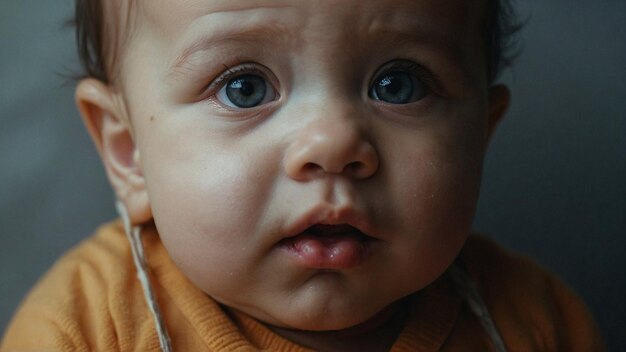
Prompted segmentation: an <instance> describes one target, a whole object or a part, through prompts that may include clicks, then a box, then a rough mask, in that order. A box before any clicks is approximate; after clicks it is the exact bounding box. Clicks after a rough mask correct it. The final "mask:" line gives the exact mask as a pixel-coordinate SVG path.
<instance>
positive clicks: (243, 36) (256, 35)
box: [167, 23, 290, 77]
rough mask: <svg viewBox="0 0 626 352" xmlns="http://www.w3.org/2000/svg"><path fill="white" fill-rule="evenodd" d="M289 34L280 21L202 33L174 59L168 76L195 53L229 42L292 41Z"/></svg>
mask: <svg viewBox="0 0 626 352" xmlns="http://www.w3.org/2000/svg"><path fill="white" fill-rule="evenodd" d="M289 36H290V35H289V34H288V31H287V30H286V29H285V27H284V26H283V25H281V24H278V23H270V24H264V25H262V26H252V27H246V28H242V27H234V26H233V27H229V28H226V29H224V28H222V29H220V30H219V31H216V32H213V33H211V34H210V35H202V36H200V37H198V38H196V39H195V40H193V41H192V42H191V44H189V45H187V46H186V47H185V49H183V50H182V52H181V53H180V54H179V55H178V56H177V57H176V59H174V60H173V63H172V64H171V66H170V69H169V73H168V74H167V77H174V76H176V75H177V74H178V73H179V72H180V71H181V69H182V68H183V67H184V66H185V64H187V63H188V62H189V61H190V59H191V58H192V57H193V55H194V54H196V53H198V52H203V51H207V50H210V49H212V48H218V47H222V46H223V45H226V44H229V43H233V44H234V43H237V44H246V43H268V42H276V41H278V42H281V43H283V44H287V43H288V42H289V41H290V40H289Z"/></svg>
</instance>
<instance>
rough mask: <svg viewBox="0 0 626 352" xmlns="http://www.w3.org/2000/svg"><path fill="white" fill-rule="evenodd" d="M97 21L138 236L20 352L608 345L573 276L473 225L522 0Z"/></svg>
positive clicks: (90, 267)
mask: <svg viewBox="0 0 626 352" xmlns="http://www.w3.org/2000/svg"><path fill="white" fill-rule="evenodd" d="M76 9H77V13H76V15H77V27H78V32H77V33H78V37H77V38H78V42H79V49H80V53H81V56H82V59H83V61H84V64H85V66H86V69H87V72H88V76H89V77H88V78H85V79H83V80H81V81H80V83H79V84H78V87H77V89H76V101H77V104H78V107H79V110H80V112H81V115H82V117H83V119H84V121H85V124H86V126H87V129H88V130H89V133H90V135H91V136H92V138H93V140H94V142H95V144H96V147H97V149H98V151H99V153H100V156H101V158H102V161H103V163H104V166H105V169H106V172H107V175H108V178H109V180H110V182H111V184H112V186H113V188H114V190H115V194H116V196H117V198H118V200H119V204H120V206H119V209H120V213H121V215H122V218H123V219H125V220H126V226H125V227H124V226H122V223H121V222H119V221H118V222H115V223H112V224H108V225H105V226H103V227H102V228H101V229H100V230H99V231H98V232H97V234H96V235H95V236H94V237H92V238H91V239H89V240H87V241H85V242H84V243H83V244H81V245H80V246H79V247H78V248H76V249H74V250H73V251H71V252H70V253H69V254H67V255H66V256H65V257H64V258H63V259H61V260H60V261H59V262H58V263H57V264H56V265H55V267H54V268H53V269H52V270H51V271H50V273H48V274H47V275H46V276H45V277H44V279H42V281H41V282H40V283H39V284H38V286H37V287H36V288H35V289H34V290H33V292H31V294H30V295H29V297H28V298H27V299H26V301H25V302H24V303H23V305H22V307H21V308H20V310H19V311H18V313H17V315H16V316H15V318H14V319H13V321H12V323H11V325H10V327H9V329H8V330H7V332H6V335H5V337H4V340H3V344H2V349H3V351H4V350H6V351H12V350H20V351H24V350H38V351H39V350H77V351H90V350H98V351H108V350H122V351H127V350H128V351H130V350H132V351H148V350H159V349H162V350H166V351H170V350H175V351H204V350H209V351H248V350H285V351H305V350H321V351H389V350H392V351H440V350H441V351H459V350H461V351H490V350H493V351H505V350H511V351H597V350H602V349H603V345H602V341H601V339H600V337H599V333H598V331H597V329H596V327H595V324H594V323H593V321H592V319H591V317H590V315H589V314H588V312H587V310H586V308H585V307H584V305H583V303H582V302H581V301H580V300H579V299H578V298H577V297H576V296H575V294H573V293H572V292H571V291H570V290H569V289H568V288H567V287H566V285H565V284H563V283H562V282H561V281H560V280H559V279H557V278H555V277H553V276H551V275H550V274H548V273H546V272H545V271H543V270H542V269H541V268H539V267H537V266H536V265H535V264H534V263H532V262H531V261H529V260H528V259H525V258H522V257H518V256H515V255H512V254H510V253H508V252H506V251H504V250H502V249H500V248H499V247H497V246H496V245H495V244H493V243H492V242H490V241H489V240H487V239H485V238H482V237H479V236H473V235H472V236H470V225H471V223H472V218H473V215H474V211H475V208H476V201H477V197H478V193H479V188H480V187H479V186H480V180H481V172H482V165H483V158H484V155H485V150H486V147H487V145H488V142H489V139H490V137H491V136H492V134H493V132H494V130H495V127H496V126H497V124H498V122H499V121H500V120H501V118H502V117H503V115H504V114H505V111H506V110H507V107H508V105H509V99H510V96H509V91H508V89H507V88H506V87H505V86H503V85H500V84H496V83H495V78H496V77H497V74H498V72H499V69H500V68H501V67H502V66H503V63H505V62H506V57H505V56H503V55H504V54H503V47H504V46H505V43H506V33H507V32H508V29H509V24H507V23H506V20H507V16H506V14H507V9H508V7H507V6H505V5H503V4H500V3H499V2H498V0H483V1H461V0H411V1H408V0H384V1H381V0H343V1H338V0H316V1H304V0H300V1H296V0H221V1H220V0H193V1H192V0H150V1H123V0H116V1H96V0H78V1H77V7H76ZM127 236H128V238H129V239H130V241H128V240H127ZM131 244H132V245H131ZM144 269H145V270H144ZM137 273H139V277H140V280H137V278H136V275H137Z"/></svg>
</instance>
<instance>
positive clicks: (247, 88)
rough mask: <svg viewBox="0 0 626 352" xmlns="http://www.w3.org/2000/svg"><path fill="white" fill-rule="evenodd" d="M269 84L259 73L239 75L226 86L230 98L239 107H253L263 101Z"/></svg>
mask: <svg viewBox="0 0 626 352" xmlns="http://www.w3.org/2000/svg"><path fill="white" fill-rule="evenodd" d="M266 91H267V86H266V85H265V80H264V79H263V78H261V77H259V76H257V75H243V76H240V77H237V78H235V79H233V80H231V81H230V82H228V85H227V87H226V95H227V96H228V99H229V100H230V101H231V102H232V103H233V104H234V105H235V106H237V107H240V108H251V107H255V106H257V105H259V104H261V103H262V102H263V100H264V99H265V95H266Z"/></svg>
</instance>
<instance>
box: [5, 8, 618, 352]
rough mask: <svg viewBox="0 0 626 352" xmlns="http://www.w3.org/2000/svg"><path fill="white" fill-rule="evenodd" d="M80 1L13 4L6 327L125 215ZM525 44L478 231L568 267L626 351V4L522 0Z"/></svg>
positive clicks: (8, 30)
mask: <svg viewBox="0 0 626 352" xmlns="http://www.w3.org/2000/svg"><path fill="white" fill-rule="evenodd" d="M72 6H73V5H72V2H71V1H69V0H62V1H59V0H57V1H43V0H39V1H37V0H20V1H12V0H3V1H2V2H1V3H0V331H3V330H4V329H5V327H6V324H7V323H8V320H9V318H10V316H11V314H12V312H13V311H14V310H15V309H16V307H17V305H18V303H19V301H20V299H21V298H22V297H23V295H24V294H25V293H26V292H27V290H28V289H29V288H30V287H31V286H32V285H33V284H34V282H35V281H36V280H37V278H38V277H39V276H40V275H42V273H43V272H44V271H45V270H46V269H47V268H49V267H50V265H51V264H52V263H53V262H54V260H55V258H57V257H59V256H60V255H61V253H63V252H64V251H65V250H67V249H68V248H70V247H71V246H73V245H74V244H76V243H77V242H78V241H80V240H81V239H83V238H85V237H86V236H88V235H89V234H90V233H91V232H92V231H93V230H94V229H95V227H96V226H98V225H99V224H101V223H102V222H104V221H106V220H109V219H111V218H113V217H114V216H115V215H114V210H113V206H112V200H113V197H112V193H111V191H110V189H109V186H108V184H107V182H106V179H105V177H104V173H103V170H102V167H101V165H100V163H99V160H98V157H97V155H96V153H95V149H94V148H93V147H92V145H91V142H90V141H89V140H88V137H87V134H86V132H85V131H84V129H83V126H82V124H81V121H80V119H79V117H78V116H77V113H76V111H75V108H74V105H73V83H72V81H71V80H69V79H68V78H67V77H64V75H67V74H69V73H72V72H76V71H77V70H78V63H77V61H76V58H75V56H74V43H73V33H72V31H71V30H70V29H64V28H63V22H64V21H65V20H67V19H68V18H69V17H70V14H71V11H72ZM520 11H521V13H522V15H523V16H524V17H528V24H527V25H526V27H525V29H524V31H523V32H522V34H523V35H522V37H523V42H524V51H523V53H522V55H521V56H520V58H519V60H518V62H517V64H516V66H515V69H514V70H513V71H511V72H509V73H507V74H506V75H505V77H504V79H505V80H506V81H507V82H508V83H509V85H510V87H511V89H512V91H513V105H512V108H511V110H510V112H509V114H508V117H507V118H506V120H505V121H503V123H502V125H501V126H500V129H499V131H498V133H497V135H496V137H495V139H494V141H493V143H492V146H491V150H490V152H489V154H488V158H487V164H486V174H485V178H484V182H483V184H484V186H483V191H482V194H481V199H480V202H479V209H478V213H477V217H476V221H475V228H476V229H477V230H479V231H482V232H484V233H487V234H490V235H492V236H493V237H495V238H497V240H498V241H499V242H501V243H502V244H504V245H506V246H508V247H510V248H513V249H515V250H518V251H522V252H526V253H528V254H529V255H531V256H532V257H534V258H536V260H538V261H539V262H540V263H542V264H543V265H544V266H546V267H548V268H549V269H551V270H552V271H554V272H556V273H558V274H559V275H561V276H562V277H563V278H564V279H565V280H566V281H567V282H569V283H570V284H571V285H572V286H573V287H574V288H575V289H576V291H577V292H578V293H579V294H580V295H581V296H582V297H583V299H584V300H585V301H586V302H587V304H588V305H589V307H590V308H591V310H592V312H593V314H594V315H595V317H596V319H597V321H598V323H599V325H600V327H601V329H602V331H603V333H604V335H605V338H606V340H607V344H608V345H609V347H610V349H611V350H615V351H618V350H621V351H625V350H626V343H625V340H626V338H625V337H624V335H623V334H624V332H625V331H626V326H625V318H624V317H625V315H626V310H625V309H624V308H625V304H624V297H626V288H625V286H626V260H625V259H624V249H625V244H626V239H625V235H626V231H625V230H626V228H625V226H624V217H625V211H626V208H625V206H624V203H625V180H626V177H625V176H626V174H625V171H624V169H625V155H626V153H625V151H626V145H625V144H626V137H625V134H626V133H625V129H626V126H625V122H624V120H625V117H626V70H625V68H624V66H625V63H626V50H625V49H626V48H625V46H626V24H625V22H626V1H623V0H615V1H611V0H605V1H591V0H586V1H585V0H559V1H556V0H555V1H541V0H532V1H520Z"/></svg>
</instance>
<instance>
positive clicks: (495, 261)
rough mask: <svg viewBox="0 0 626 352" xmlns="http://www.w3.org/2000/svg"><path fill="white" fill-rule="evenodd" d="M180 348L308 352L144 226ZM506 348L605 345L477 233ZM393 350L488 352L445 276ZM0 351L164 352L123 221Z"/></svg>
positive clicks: (476, 263)
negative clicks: (187, 265) (234, 304)
mask: <svg viewBox="0 0 626 352" xmlns="http://www.w3.org/2000/svg"><path fill="white" fill-rule="evenodd" d="M142 236H143V242H144V246H145V249H146V256H147V260H148V263H149V267H150V270H151V273H152V278H151V280H152V285H153V287H154V288H155V290H156V292H157V297H158V300H159V305H160V306H161V309H162V313H163V315H164V318H165V321H166V325H167V329H168V331H169V334H170V337H171V340H172V346H173V349H174V351H255V350H272V351H277V350H278V351H307V349H305V348H303V347H301V346H298V345H295V344H294V343H292V342H290V341H288V340H286V339H283V338H282V337H280V336H278V335H276V334H275V333H273V332H272V331H271V330H269V329H268V328H267V327H265V326H264V325H262V324H261V323H259V322H258V321H256V320H254V319H253V318H251V317H248V316H246V315H244V314H241V313H237V312H232V311H227V310H226V309H225V308H224V307H221V306H220V305H218V304H217V303H216V302H215V301H213V300H212V299H211V298H209V297H208V296H206V295H205V294H204V293H203V292H202V291H200V290H199V289H198V288H196V287H195V286H194V285H193V284H192V283H191V282H189V281H188V280H187V279H186V278H185V277H184V276H183V275H182V274H181V272H180V271H179V270H178V269H177V268H176V267H175V265H174V264H173V263H172V262H171V260H170V259H169V257H168V255H167V253H166V251H165V249H164V248H163V246H162V245H161V242H160V241H159V238H158V234H157V233H156V231H155V230H154V229H153V228H151V229H146V230H145V231H144V232H143V235H142ZM461 257H462V260H463V261H464V262H465V263H466V265H467V267H468V270H469V272H470V274H471V275H472V277H473V278H474V279H475V280H476V284H477V287H478V289H479V291H480V293H481V295H482V297H483V299H484V300H485V302H486V304H487V307H488V309H489V310H490V312H491V314H492V316H493V318H494V321H495V323H496V326H497V327H498V330H499V331H500V334H501V335H502V337H503V339H504V341H505V344H506V345H507V347H508V349H509V350H510V351H601V350H604V348H603V345H602V341H601V338H600V334H599V332H598V330H597V328H596V326H595V324H594V323H593V320H592V318H591V316H590V315H589V313H588V312H587V310H586V308H585V306H584V304H583V303H582V302H581V301H580V299H579V298H578V297H576V296H575V295H574V294H573V293H572V292H571V291H570V290H569V289H568V288H567V287H566V286H565V284H564V283H563V282H561V281H560V280H558V279H556V278H555V277H553V276H551V275H550V274H548V273H546V272H545V271H543V270H542V269H540V268H539V267H538V266H537V265H535V264H534V263H532V262H531V261H530V260H528V259H525V258H522V257H518V256H513V255H511V254H509V253H507V252H505V251H503V250H502V249H500V248H499V247H497V246H496V245H495V244H493V243H492V242H490V241H489V240H487V239H485V238H481V237H476V236H471V237H470V239H469V240H468V242H467V244H466V245H465V247H464V249H463V252H462V254H461ZM411 302H412V308H411V313H410V315H409V318H408V319H407V321H406V323H405V326H404V328H403V330H402V332H401V334H400V336H399V337H398V339H397V341H396V342H395V344H394V346H393V348H392V351H489V350H491V349H492V345H491V341H490V338H489V336H488V335H487V334H486V332H485V331H484V329H483V328H482V326H481V325H480V323H479V321H478V319H477V318H476V317H475V316H474V315H473V314H472V313H471V311H470V310H469V309H468V307H467V306H466V304H465V303H463V302H462V300H461V299H460V298H459V297H458V296H457V295H456V294H455V291H454V289H453V287H452V286H451V283H450V281H449V279H448V278H447V276H446V275H443V276H442V277H441V278H439V279H438V280H437V281H435V282H434V283H433V284H431V285H430V286H429V287H427V288H425V289H424V290H422V291H420V292H418V293H417V294H415V295H414V297H412V299H411ZM0 350H1V351H158V350H159V341H158V338H157V335H156V331H155V328H154V323H153V320H152V317H151V315H150V313H149V311H148V308H147V305H146V303H145V301H144V296H143V292H142V288H141V286H140V284H139V281H138V280H137V278H136V274H135V268H134V266H133V261H132V257H131V253H130V246H129V244H128V242H127V240H126V237H125V235H124V233H123V229H122V226H121V223H119V222H115V223H112V224H109V225H105V226H103V227H102V228H100V229H99V230H98V232H97V234H96V235H95V236H94V237H92V238H90V239H88V240H86V241H84V242H83V243H82V244H81V245H79V246H78V247H77V248H75V249H74V250H72V251H70V252H69V253H68V254H67V255H65V256H64V257H63V258H62V259H60V260H59V261H58V262H57V263H56V264H55V266H54V267H53V268H52V269H51V270H50V272H49V273H48V274H46V275H45V276H44V277H43V278H42V279H41V281H40V282H39V283H38V284H37V286H36V287H35V288H34V289H33V290H32V292H31V293H30V294H29V295H28V297H27V298H26V299H25V301H24V302H23V303H22V305H21V307H20V308H19V310H18V312H17V314H16V315H15V317H14V318H13V320H12V322H11V324H10V326H9V328H8V330H7V331H6V333H5V336H4V338H3V341H2V345H1V346H0Z"/></svg>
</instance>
